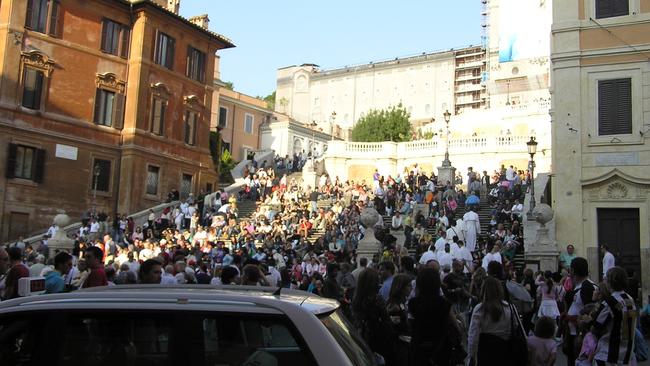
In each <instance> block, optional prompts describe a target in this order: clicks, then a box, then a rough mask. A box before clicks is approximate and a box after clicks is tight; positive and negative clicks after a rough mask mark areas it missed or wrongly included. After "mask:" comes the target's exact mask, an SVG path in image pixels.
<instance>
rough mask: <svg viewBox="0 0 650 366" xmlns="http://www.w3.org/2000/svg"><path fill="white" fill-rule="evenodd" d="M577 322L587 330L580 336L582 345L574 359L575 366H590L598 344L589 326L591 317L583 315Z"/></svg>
mask: <svg viewBox="0 0 650 366" xmlns="http://www.w3.org/2000/svg"><path fill="white" fill-rule="evenodd" d="M578 323H579V324H580V325H581V328H583V327H584V328H585V330H587V329H588V331H587V332H586V333H585V335H584V337H583V338H582V347H581V348H580V353H579V354H578V358H577V359H576V366H591V365H593V362H594V355H595V354H596V346H597V345H598V340H597V339H596V335H595V334H594V333H593V327H591V326H590V324H591V317H590V316H589V315H583V316H581V317H580V320H579V321H578Z"/></svg>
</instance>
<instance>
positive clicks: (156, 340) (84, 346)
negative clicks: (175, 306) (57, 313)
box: [58, 313, 172, 366]
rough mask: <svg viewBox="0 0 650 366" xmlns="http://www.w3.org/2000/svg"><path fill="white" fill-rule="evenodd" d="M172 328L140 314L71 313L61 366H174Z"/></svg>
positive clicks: (66, 323) (64, 336) (165, 323)
mask: <svg viewBox="0 0 650 366" xmlns="http://www.w3.org/2000/svg"><path fill="white" fill-rule="evenodd" d="M171 331H172V325H171V321H170V320H169V319H167V318H163V317H160V316H158V317H156V316H151V315H146V314H139V313H98V314H97V313H96V314H79V313H70V314H68V316H67V317H66V321H65V331H64V332H62V333H61V335H62V340H61V351H60V359H59V362H58V364H59V365H65V366H86V365H93V366H114V365H124V366H129V365H133V366H136V365H137V366H143V365H156V366H165V365H171V357H170V338H171Z"/></svg>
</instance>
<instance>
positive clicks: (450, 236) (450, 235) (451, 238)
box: [447, 220, 461, 252]
mask: <svg viewBox="0 0 650 366" xmlns="http://www.w3.org/2000/svg"><path fill="white" fill-rule="evenodd" d="M449 225H450V226H449V229H447V243H449V244H451V243H453V242H454V236H455V237H457V238H458V240H461V239H460V235H459V231H460V230H458V229H456V222H455V221H454V220H451V222H450V223H449ZM452 252H453V251H452Z"/></svg>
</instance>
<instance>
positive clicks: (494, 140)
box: [325, 135, 530, 159]
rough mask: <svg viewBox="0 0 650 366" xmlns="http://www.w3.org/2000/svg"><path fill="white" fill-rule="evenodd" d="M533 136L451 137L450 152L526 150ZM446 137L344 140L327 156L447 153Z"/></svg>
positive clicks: (472, 152) (393, 156)
mask: <svg viewBox="0 0 650 366" xmlns="http://www.w3.org/2000/svg"><path fill="white" fill-rule="evenodd" d="M529 139H530V136H527V135H526V136H524V135H502V136H488V137H463V138H455V139H454V138H452V139H449V153H450V154H475V153H485V152H494V153H498V152H526V151H527V146H526V142H527V141H528V140H529ZM444 153H445V141H444V138H442V139H438V138H434V139H431V140H416V141H408V142H390V141H386V142H345V141H332V142H330V143H329V147H328V150H327V152H326V153H325V157H326V158H332V157H346V158H355V157H364V158H365V157H367V156H368V154H372V155H373V157H375V158H396V159H400V158H413V157H419V156H437V155H444Z"/></svg>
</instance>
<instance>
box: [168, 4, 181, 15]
mask: <svg viewBox="0 0 650 366" xmlns="http://www.w3.org/2000/svg"><path fill="white" fill-rule="evenodd" d="M180 7H181V0H167V10H169V11H171V12H172V13H174V14H176V15H178V10H179V9H180Z"/></svg>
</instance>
